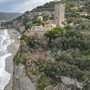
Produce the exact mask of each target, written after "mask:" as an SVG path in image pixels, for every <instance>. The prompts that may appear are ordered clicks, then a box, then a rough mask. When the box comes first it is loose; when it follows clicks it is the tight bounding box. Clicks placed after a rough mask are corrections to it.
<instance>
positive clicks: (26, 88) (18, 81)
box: [13, 64, 36, 90]
mask: <svg viewBox="0 0 90 90" xmlns="http://www.w3.org/2000/svg"><path fill="white" fill-rule="evenodd" d="M13 90H36V89H35V86H34V84H33V83H32V82H31V80H30V78H28V77H27V75H26V70H25V66H24V65H22V64H19V65H18V66H17V65H15V64H14V75H13Z"/></svg>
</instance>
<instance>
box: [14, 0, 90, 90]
mask: <svg viewBox="0 0 90 90" xmlns="http://www.w3.org/2000/svg"><path fill="white" fill-rule="evenodd" d="M87 2H88V3H87ZM89 3H90V1H89V0H86V1H83V0H67V1H66V19H67V26H65V27H64V28H62V27H59V26H57V27H55V28H53V29H51V30H49V31H47V32H46V33H45V34H44V35H43V36H41V37H40V36H39V32H38V34H33V35H31V36H27V35H25V34H23V35H22V37H21V39H20V41H21V46H20V49H19V51H18V53H17V55H16V56H15V58H14V61H15V63H16V64H17V65H18V64H19V63H22V64H24V65H25V66H26V71H27V75H28V76H29V77H30V78H31V74H32V75H35V76H36V77H38V83H37V90H45V88H46V87H48V86H50V85H52V86H53V87H55V86H57V85H58V84H59V86H60V87H62V86H63V85H64V88H63V90H90V14H88V16H80V14H79V13H80V12H82V11H85V12H88V13H90V12H89V11H90V10H89V9H90V8H89V7H90V5H89ZM80 5H81V6H82V5H83V6H84V7H83V8H80V7H79V9H77V8H74V7H78V6H80ZM53 6H54V3H53V2H51V3H50V4H49V3H48V4H45V5H44V6H42V7H37V8H36V9H33V10H32V12H35V11H44V9H45V10H49V11H53V10H54V9H53ZM27 13H29V12H27ZM44 15H45V14H44ZM45 17H46V18H44V19H45V20H44V22H42V21H41V20H37V18H36V17H35V18H34V19H33V22H31V21H30V20H29V19H25V20H27V21H26V22H27V23H25V22H24V23H25V25H26V26H27V28H31V25H32V24H35V25H38V24H39V25H41V24H43V23H44V24H45V21H47V20H48V19H47V17H48V18H49V16H47V15H45ZM49 19H50V18H49ZM61 76H65V77H69V78H71V79H74V80H77V81H78V82H81V83H83V85H82V87H83V88H82V89H81V88H79V87H77V85H76V84H74V85H70V86H68V85H66V84H64V83H63V81H62V78H61ZM65 88H67V89H65ZM60 90H62V89H60Z"/></svg>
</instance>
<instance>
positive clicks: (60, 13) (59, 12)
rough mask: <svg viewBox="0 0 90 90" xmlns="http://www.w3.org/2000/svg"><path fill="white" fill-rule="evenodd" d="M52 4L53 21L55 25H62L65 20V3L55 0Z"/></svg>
mask: <svg viewBox="0 0 90 90" xmlns="http://www.w3.org/2000/svg"><path fill="white" fill-rule="evenodd" d="M55 3H56V4H55V6H54V10H55V12H54V22H55V24H56V25H57V26H64V25H63V23H64V22H65V4H63V3H61V2H60V0H55Z"/></svg>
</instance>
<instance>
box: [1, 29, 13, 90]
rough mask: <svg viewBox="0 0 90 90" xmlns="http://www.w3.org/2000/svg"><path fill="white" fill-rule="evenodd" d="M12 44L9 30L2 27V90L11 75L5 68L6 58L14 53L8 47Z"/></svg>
mask: <svg viewBox="0 0 90 90" xmlns="http://www.w3.org/2000/svg"><path fill="white" fill-rule="evenodd" d="M10 44H11V39H10V36H9V34H8V30H2V29H0V90H4V88H5V86H6V85H7V84H8V83H9V80H10V77H11V75H10V74H9V73H8V72H7V71H6V70H5V66H6V62H5V60H6V58H7V57H9V56H11V55H12V54H11V53H9V52H8V49H7V47H8V46H9V45H10Z"/></svg>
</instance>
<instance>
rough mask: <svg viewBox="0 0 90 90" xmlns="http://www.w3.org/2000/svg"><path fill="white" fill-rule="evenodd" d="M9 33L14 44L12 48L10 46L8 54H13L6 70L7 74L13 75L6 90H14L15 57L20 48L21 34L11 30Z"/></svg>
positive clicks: (7, 61)
mask: <svg viewBox="0 0 90 90" xmlns="http://www.w3.org/2000/svg"><path fill="white" fill-rule="evenodd" d="M8 33H9V35H10V38H11V40H12V44H11V45H10V46H8V52H10V53H12V56H10V57H8V58H7V59H6V68H5V69H6V71H7V72H9V73H10V74H11V79H10V81H9V83H8V85H7V86H6V87H5V90H12V87H13V57H14V56H15V54H16V52H17V50H18V48H19V45H20V42H19V39H18V37H19V36H20V34H19V32H17V31H16V30H14V29H9V30H8ZM13 40H14V41H13Z"/></svg>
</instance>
